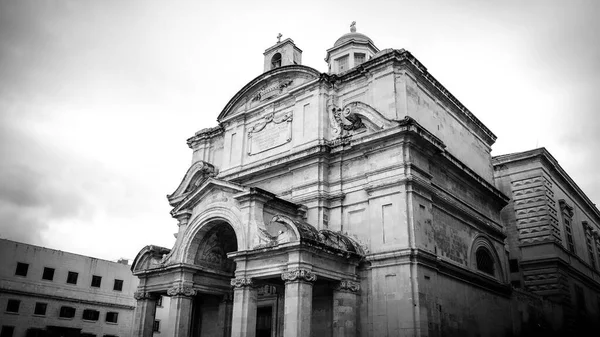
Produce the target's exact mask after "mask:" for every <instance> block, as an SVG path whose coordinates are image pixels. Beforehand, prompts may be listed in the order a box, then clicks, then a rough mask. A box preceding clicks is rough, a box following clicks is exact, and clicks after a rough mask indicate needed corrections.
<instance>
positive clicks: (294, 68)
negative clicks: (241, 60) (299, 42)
mask: <svg viewBox="0 0 600 337" xmlns="http://www.w3.org/2000/svg"><path fill="white" fill-rule="evenodd" d="M293 73H298V74H307V75H310V76H312V77H314V78H313V79H318V78H320V77H321V73H320V72H319V71H317V70H316V69H314V68H311V67H307V66H303V65H289V66H283V67H279V68H275V69H273V70H270V71H267V72H266V73H264V74H261V75H259V76H257V77H256V78H254V79H253V80H252V81H250V82H249V83H248V84H246V85H245V86H244V87H243V88H242V89H241V90H240V91H238V92H237V94H235V95H234V96H233V97H232V98H231V100H229V102H228V103H227V105H225V108H223V111H221V113H220V114H219V117H217V121H218V122H219V123H220V122H221V121H222V120H223V119H224V118H225V117H227V115H228V114H229V112H230V111H231V109H232V108H233V107H234V106H235V105H236V104H237V103H238V102H239V101H240V100H241V99H242V98H243V97H245V96H246V94H248V93H249V92H250V91H251V90H252V89H253V88H254V87H255V86H256V85H258V84H259V83H260V82H262V81H264V80H266V79H269V78H273V77H278V76H280V75H283V74H293Z"/></svg>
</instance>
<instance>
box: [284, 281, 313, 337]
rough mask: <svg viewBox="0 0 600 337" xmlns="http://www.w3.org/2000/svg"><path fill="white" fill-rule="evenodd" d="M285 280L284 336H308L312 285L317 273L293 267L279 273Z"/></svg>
mask: <svg viewBox="0 0 600 337" xmlns="http://www.w3.org/2000/svg"><path fill="white" fill-rule="evenodd" d="M281 279H282V280H284V281H285V315H284V316H285V317H284V321H283V335H284V336H285V337H310V331H311V316H312V287H313V283H314V282H315V281H316V280H317V275H315V274H313V273H312V272H311V271H310V270H307V269H293V270H290V271H288V272H285V273H283V274H281Z"/></svg>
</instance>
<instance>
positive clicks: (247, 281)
mask: <svg viewBox="0 0 600 337" xmlns="http://www.w3.org/2000/svg"><path fill="white" fill-rule="evenodd" d="M254 285H255V284H254V280H253V279H252V278H249V277H248V278H246V277H236V278H232V279H231V286H233V287H234V288H244V287H254Z"/></svg>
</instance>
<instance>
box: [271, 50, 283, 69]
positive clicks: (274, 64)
mask: <svg viewBox="0 0 600 337" xmlns="http://www.w3.org/2000/svg"><path fill="white" fill-rule="evenodd" d="M279 67H281V54H280V53H277V54H275V55H273V57H272V58H271V69H275V68H279Z"/></svg>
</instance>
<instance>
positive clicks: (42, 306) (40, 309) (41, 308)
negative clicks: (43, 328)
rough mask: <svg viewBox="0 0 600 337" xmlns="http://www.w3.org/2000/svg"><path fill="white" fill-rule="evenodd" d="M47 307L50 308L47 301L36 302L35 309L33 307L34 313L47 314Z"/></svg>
mask: <svg viewBox="0 0 600 337" xmlns="http://www.w3.org/2000/svg"><path fill="white" fill-rule="evenodd" d="M47 308H48V304H47V303H40V302H37V303H36V304H35V309H33V314H34V315H39V316H45V315H46V309H47Z"/></svg>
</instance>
